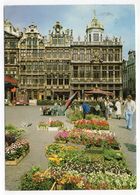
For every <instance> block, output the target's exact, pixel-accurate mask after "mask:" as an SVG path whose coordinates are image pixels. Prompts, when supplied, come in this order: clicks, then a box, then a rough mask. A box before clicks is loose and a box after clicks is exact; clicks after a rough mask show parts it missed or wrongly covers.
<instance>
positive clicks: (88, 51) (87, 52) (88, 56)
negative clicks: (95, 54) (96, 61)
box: [86, 49, 90, 61]
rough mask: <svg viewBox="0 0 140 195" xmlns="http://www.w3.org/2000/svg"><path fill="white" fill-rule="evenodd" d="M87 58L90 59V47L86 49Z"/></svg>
mask: <svg viewBox="0 0 140 195" xmlns="http://www.w3.org/2000/svg"><path fill="white" fill-rule="evenodd" d="M86 60H87V61H90V49H87V51H86Z"/></svg>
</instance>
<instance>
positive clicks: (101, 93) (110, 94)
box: [85, 88, 114, 96]
mask: <svg viewBox="0 0 140 195" xmlns="http://www.w3.org/2000/svg"><path fill="white" fill-rule="evenodd" d="M85 94H87V95H92V94H100V95H108V96H114V93H113V92H110V91H103V90H101V89H99V88H93V89H92V90H90V91H85Z"/></svg>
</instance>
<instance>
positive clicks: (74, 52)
mask: <svg viewBox="0 0 140 195" xmlns="http://www.w3.org/2000/svg"><path fill="white" fill-rule="evenodd" d="M73 60H74V61H77V60H78V50H77V49H74V50H73Z"/></svg>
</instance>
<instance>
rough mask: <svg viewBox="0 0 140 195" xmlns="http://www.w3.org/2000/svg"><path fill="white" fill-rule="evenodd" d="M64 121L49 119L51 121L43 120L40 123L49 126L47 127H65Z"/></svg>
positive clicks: (45, 126)
mask: <svg viewBox="0 0 140 195" xmlns="http://www.w3.org/2000/svg"><path fill="white" fill-rule="evenodd" d="M63 125H64V123H63V122H62V121H59V120H55V121H53V120H49V121H41V122H40V123H39V125H38V126H39V127H44V128H47V127H63Z"/></svg>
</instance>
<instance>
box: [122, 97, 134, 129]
mask: <svg viewBox="0 0 140 195" xmlns="http://www.w3.org/2000/svg"><path fill="white" fill-rule="evenodd" d="M135 109H136V106H135V102H134V101H133V100H132V96H131V95H128V96H127V100H126V102H125V104H124V115H125V119H126V124H127V129H130V130H131V129H132V126H133V114H134V112H135Z"/></svg>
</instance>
